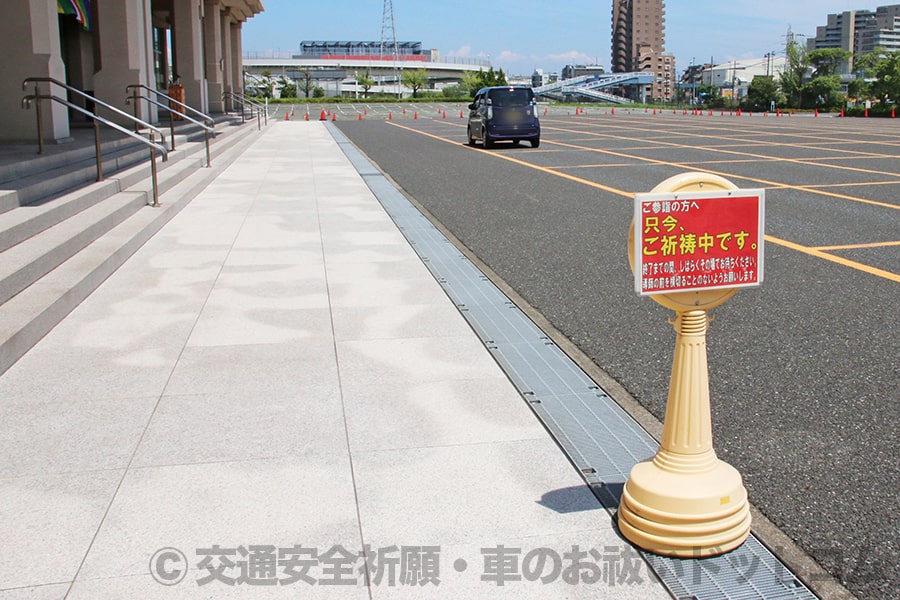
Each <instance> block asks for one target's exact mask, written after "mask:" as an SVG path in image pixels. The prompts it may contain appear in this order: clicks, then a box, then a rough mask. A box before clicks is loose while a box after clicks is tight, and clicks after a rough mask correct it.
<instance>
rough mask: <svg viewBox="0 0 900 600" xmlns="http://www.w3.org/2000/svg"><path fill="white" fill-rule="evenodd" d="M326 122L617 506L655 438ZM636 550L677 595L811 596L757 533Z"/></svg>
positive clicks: (749, 599) (720, 599)
mask: <svg viewBox="0 0 900 600" xmlns="http://www.w3.org/2000/svg"><path fill="white" fill-rule="evenodd" d="M326 127H328V129H329V131H330V132H331V134H332V136H334V138H335V140H336V141H337V143H338V144H339V146H340V147H341V149H342V150H343V151H344V153H345V154H346V155H347V157H348V159H349V160H350V162H351V163H352V164H353V165H354V167H355V168H356V169H357V171H358V172H359V173H360V175H361V176H362V178H363V180H364V181H365V182H366V184H368V186H369V188H370V189H371V190H372V192H373V193H374V194H375V196H376V197H377V198H378V201H379V202H380V203H381V204H382V206H383V207H384V209H385V210H386V211H387V213H388V215H390V217H391V218H392V219H393V220H394V222H395V223H396V224H397V226H398V227H399V229H400V231H401V232H402V233H403V235H404V236H406V239H407V240H408V241H409V243H410V245H412V247H413V248H414V249H415V251H416V253H417V254H418V255H419V257H420V258H421V259H422V261H423V262H424V263H425V265H426V266H427V267H428V269H429V271H431V273H432V275H433V276H434V277H435V279H436V280H437V281H438V282H439V283H440V285H441V287H442V288H443V289H444V291H445V292H446V293H447V295H448V296H449V297H450V298H451V299H452V300H453V302H454V303H455V304H456V306H457V308H459V310H460V311H461V312H462V314H463V316H464V317H465V319H466V320H467V321H468V322H469V324H470V325H471V327H472V328H473V329H474V330H475V332H476V333H477V335H478V336H479V337H480V338H481V340H482V342H483V343H484V344H485V347H486V348H487V349H488V351H489V352H490V353H491V355H493V357H494V358H495V360H496V361H497V363H498V364H499V365H500V366H501V367H502V368H503V370H504V371H505V372H506V374H507V376H508V377H509V378H510V380H511V381H512V382H513V384H514V385H515V386H516V388H517V389H518V390H519V392H520V393H521V394H522V396H523V397H524V398H525V400H526V401H527V402H528V404H529V405H530V406H531V408H532V409H533V410H534V412H535V414H536V415H537V416H538V418H540V419H541V421H542V422H543V423H544V425H545V427H546V428H547V429H548V430H549V431H550V433H551V434H552V435H553V436H554V437H555V438H556V441H557V443H558V444H559V445H560V446H561V447H562V448H563V450H564V451H565V452H566V453H567V454H568V456H569V459H570V460H571V461H572V463H573V464H574V465H575V466H576V468H578V469H579V471H580V472H581V474H582V477H584V479H585V481H586V482H587V483H588V485H589V486H590V487H591V489H592V490H593V491H594V494H595V495H596V496H597V498H598V499H599V500H600V501H601V502H602V503H603V505H604V506H605V507H606V508H607V509H609V510H615V509H616V508H617V507H618V504H619V498H620V496H621V494H622V489H623V487H624V485H625V480H626V479H627V477H628V474H629V473H630V472H631V468H632V467H633V466H634V465H635V464H636V463H638V462H639V461H641V460H644V459H645V458H647V457H650V456H652V455H653V454H654V453H655V452H656V450H657V448H658V444H657V442H656V441H655V440H654V439H653V438H652V437H650V435H648V434H647V432H645V431H644V430H643V429H642V428H641V427H640V425H638V424H637V422H635V421H634V420H633V419H632V418H631V416H629V415H628V414H627V413H626V412H625V411H624V410H623V409H622V408H621V407H619V405H618V404H616V403H615V402H614V401H613V400H612V399H611V398H610V397H609V396H608V395H607V394H606V393H605V392H604V391H603V390H602V389H600V387H599V386H598V385H597V384H596V383H595V382H594V381H593V380H592V379H591V378H590V377H588V375H587V374H586V373H585V372H584V371H583V370H582V369H581V368H580V367H578V365H576V364H575V363H574V362H573V361H572V360H571V359H570V358H569V357H568V356H567V355H566V354H565V353H564V352H563V351H562V350H561V349H560V348H559V347H558V346H557V345H556V344H555V343H553V342H552V341H551V340H550V338H548V337H547V336H546V335H545V334H544V332H543V331H542V330H541V329H540V328H538V327H537V325H535V324H534V322H533V321H531V319H529V318H528V317H527V316H526V315H525V314H524V313H523V312H522V311H521V310H519V308H518V307H516V305H515V304H514V303H513V302H512V301H511V300H510V299H509V298H508V297H507V296H506V295H505V294H504V293H503V292H502V291H501V290H500V289H499V288H497V286H495V285H494V284H493V283H492V282H491V281H490V279H488V278H487V277H486V276H485V275H484V273H482V272H481V271H480V270H479V269H478V268H477V267H476V266H475V265H474V264H473V263H472V262H471V261H470V260H469V259H468V258H467V257H466V256H465V255H464V254H462V253H461V252H460V251H459V250H458V249H457V248H456V247H455V246H454V245H453V244H452V243H451V242H450V241H449V240H448V239H447V238H446V237H445V236H444V235H443V234H442V233H441V232H440V231H438V229H437V228H436V227H435V226H434V225H433V224H432V223H431V222H430V221H429V220H428V219H427V218H425V216H424V215H422V213H421V212H419V210H418V209H417V208H416V207H415V206H413V205H412V204H411V203H410V202H409V200H407V199H406V197H404V196H403V194H402V193H401V192H400V191H399V190H397V189H396V188H395V187H394V186H393V185H392V184H391V183H390V182H389V181H388V180H387V179H386V178H385V177H384V175H382V174H381V172H380V171H378V169H377V168H376V167H375V166H374V165H372V163H370V162H369V161H368V160H367V159H366V158H365V157H364V156H363V155H362V154H361V153H360V152H359V151H358V150H357V149H356V148H355V147H354V146H353V145H352V144H351V143H350V142H349V141H348V140H347V138H346V137H344V135H343V134H342V133H341V132H340V131H338V130H337V128H335V127H334V126H332V125H331V124H326ZM641 554H642V555H643V557H644V559H645V560H646V561H647V563H648V564H649V565H650V567H651V568H652V569H653V570H654V571H655V572H656V574H657V575H658V576H659V578H660V580H661V581H662V582H663V585H665V586H666V588H668V590H669V592H671V594H672V595H673V596H674V597H675V598H677V599H679V600H713V599H715V600H730V599H735V600H738V599H740V600H754V599H759V600H781V599H811V600H812V599H815V598H816V596H815V595H814V594H813V593H812V592H811V591H810V590H809V589H808V588H807V587H806V586H805V585H804V584H803V583H802V582H801V581H800V580H799V579H798V578H797V577H795V576H794V575H793V574H792V573H791V572H790V571H789V570H788V568H787V567H786V566H785V565H784V564H783V563H782V562H781V561H780V560H778V558H777V557H776V556H774V555H773V554H772V553H771V552H769V550H768V549H767V548H765V546H763V545H762V544H761V543H760V542H759V540H757V539H756V537H754V536H753V535H751V536H750V537H749V538H748V539H747V541H746V542H745V543H744V544H743V545H741V546H740V547H739V548H736V549H735V550H733V551H731V552H729V553H727V554H724V555H721V556H716V557H711V558H703V559H676V558H668V557H662V556H657V555H655V554H650V553H647V552H641Z"/></svg>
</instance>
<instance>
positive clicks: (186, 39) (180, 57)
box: [172, 0, 209, 112]
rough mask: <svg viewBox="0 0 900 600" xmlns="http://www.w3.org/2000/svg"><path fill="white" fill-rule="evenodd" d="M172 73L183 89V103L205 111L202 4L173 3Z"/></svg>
mask: <svg viewBox="0 0 900 600" xmlns="http://www.w3.org/2000/svg"><path fill="white" fill-rule="evenodd" d="M172 35H173V37H174V46H175V48H174V54H175V61H174V69H175V71H174V72H175V74H176V75H177V76H178V78H179V79H180V80H181V85H183V86H184V102H185V104H187V105H188V106H191V107H192V108H195V109H197V110H199V111H200V112H208V111H209V102H208V95H207V87H206V76H205V74H204V72H203V71H204V66H205V65H204V62H203V1H202V0H174V10H173V15H172Z"/></svg>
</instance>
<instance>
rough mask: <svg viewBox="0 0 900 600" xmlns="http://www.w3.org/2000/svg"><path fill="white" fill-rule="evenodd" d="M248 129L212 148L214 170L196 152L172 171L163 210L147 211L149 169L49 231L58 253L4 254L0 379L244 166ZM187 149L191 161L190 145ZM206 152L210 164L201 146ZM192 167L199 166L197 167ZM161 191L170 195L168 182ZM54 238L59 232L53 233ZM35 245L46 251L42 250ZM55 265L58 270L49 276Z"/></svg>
mask: <svg viewBox="0 0 900 600" xmlns="http://www.w3.org/2000/svg"><path fill="white" fill-rule="evenodd" d="M249 125H250V124H248V125H247V126H243V127H238V128H232V131H230V132H229V135H227V136H223V137H222V139H219V140H217V141H216V143H215V145H214V146H212V147H211V151H212V152H213V159H212V167H211V168H205V167H199V161H200V159H199V158H198V157H197V156H196V148H194V149H193V150H194V152H193V153H192V156H193V159H192V160H182V161H180V164H179V166H175V167H172V168H170V169H167V171H168V173H167V174H166V184H165V188H164V190H163V191H161V194H160V206H159V207H157V208H154V207H151V206H148V203H149V199H150V197H151V187H152V184H151V182H150V180H149V167H146V166H142V167H134V169H137V170H141V169H143V170H144V171H145V174H144V177H143V178H140V179H139V180H138V181H137V182H136V183H134V184H132V185H130V186H129V187H128V188H127V189H124V190H123V191H120V192H117V193H115V194H113V196H111V197H110V198H108V199H106V200H104V201H103V202H101V203H99V204H97V205H96V206H95V207H90V208H87V209H85V210H83V211H80V212H79V213H78V214H77V215H74V216H73V217H71V218H69V219H66V220H65V221H64V222H62V223H60V224H59V225H58V226H54V227H51V228H50V229H48V230H47V232H48V233H47V236H48V237H46V238H44V239H43V243H44V244H48V243H49V242H48V240H50V239H51V238H54V240H55V242H56V245H55V247H54V249H51V250H49V251H47V252H43V251H41V250H39V249H38V248H37V247H36V246H32V245H31V244H30V243H25V242H23V243H22V244H20V246H22V248H23V249H21V250H19V249H18V246H17V247H14V248H11V249H9V250H7V251H5V252H3V253H2V254H0V272H2V273H3V274H6V273H9V275H8V277H5V278H2V279H0V290H3V289H6V290H7V291H5V292H2V293H0V298H4V297H6V296H9V297H8V299H6V301H5V302H3V303H2V304H0V373H2V372H4V371H6V369H8V368H9V367H10V366H11V365H12V364H14V363H15V361H16V360H18V359H19V358H20V357H21V356H22V355H23V354H24V353H25V352H27V351H28V349H30V348H31V347H32V346H34V344H36V343H37V342H38V341H39V340H40V339H41V338H42V337H43V336H44V335H46V333H47V332H48V331H50V329H52V328H53V327H54V326H55V325H56V324H57V323H58V322H59V321H60V320H62V319H63V318H64V317H65V316H66V315H67V314H68V313H69V312H70V311H72V310H73V309H74V308H75V307H76V306H78V304H79V303H81V301H82V300H84V298H86V297H87V296H88V295H89V294H90V293H91V292H92V291H93V290H94V289H96V288H97V286H99V285H100V284H101V283H102V282H103V281H104V280H105V279H106V278H107V277H108V276H109V275H110V274H112V273H113V272H114V271H115V270H116V269H117V268H118V267H119V266H120V265H121V264H123V263H124V262H125V261H126V260H127V259H128V257H130V256H131V255H132V254H133V253H134V252H135V251H136V250H137V249H138V248H139V247H140V246H141V245H142V244H144V242H146V241H147V240H148V239H150V237H151V236H152V235H153V234H155V233H156V232H157V231H159V229H160V228H162V226H163V225H164V224H165V223H166V222H168V221H169V220H170V219H171V218H172V217H174V216H175V215H176V214H177V213H178V212H179V211H180V210H181V209H182V208H183V207H184V206H185V205H186V204H187V203H188V202H190V201H191V200H192V199H193V198H194V197H195V196H196V195H197V194H198V193H200V191H202V190H203V189H204V188H205V187H206V186H207V185H209V183H210V182H212V181H213V180H214V179H215V178H216V177H217V176H218V175H219V174H220V173H221V172H222V171H223V170H224V169H225V168H226V167H227V166H228V165H230V164H231V163H232V162H234V161H235V160H237V159H238V158H239V157H240V155H241V154H242V153H243V152H244V150H245V149H246V148H247V147H248V146H249V145H250V144H252V143H253V142H254V141H255V140H256V139H257V138H258V135H256V134H257V128H256V127H255V126H253V127H251V126H249ZM185 146H186V147H185V153H187V151H188V148H187V146H188V144H187V143H186V144H185ZM200 148H201V149H202V152H203V164H205V148H203V146H202V143H201V144H200ZM179 151H180V149H179V150H177V151H176V152H179ZM191 162H194V164H193V165H191V164H190V163H191ZM160 188H161V190H162V188H163V181H162V177H160ZM17 210H22V209H17ZM51 230H56V231H53V232H52V233H50V231H51ZM91 238H93V239H91ZM76 239H77V241H74V240H76ZM35 244H36V245H37V246H40V245H42V244H41V243H39V242H35ZM79 246H80V248H78V249H77V250H76V247H79ZM63 248H65V250H63ZM67 254H68V256H67ZM48 255H49V256H48ZM26 261H27V262H26ZM54 262H55V263H56V265H54V266H53V267H52V268H50V269H46V266H47V265H49V264H51V263H54ZM22 263H24V264H22ZM40 271H45V272H44V273H43V274H41V275H40V276H39V277H35V276H34V275H35V273H37V272H40ZM7 279H9V281H8V282H7ZM28 280H32V281H31V282H30V284H28V285H23V282H26V281H28ZM17 287H18V288H21V289H20V290H19V291H18V292H17V293H15V294H14V295H11V296H10V295H9V290H12V289H15V288H17Z"/></svg>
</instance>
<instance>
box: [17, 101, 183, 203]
mask: <svg viewBox="0 0 900 600" xmlns="http://www.w3.org/2000/svg"><path fill="white" fill-rule="evenodd" d="M33 100H36V102H35V111H36V112H37V121H38V138H39V139H40V142H41V143H40V145H41V153H42V154H43V146H44V132H43V127H42V125H41V100H52V101H55V102H59V103H60V104H63V105H65V106H68V107H69V108H71V109H73V110H76V111H78V112H80V113H82V114H84V115H87V116H88V117H90V118H91V119H93V122H94V147H95V149H96V157H97V181H103V163H102V161H101V158H100V126H99V125H98V123H103V124H104V125H107V126H109V127H112V128H113V129H115V130H117V131H120V132H122V133H124V134H125V135H127V136H129V137H132V138H134V139H136V140H138V141H140V142H142V143H144V144H146V145H148V146H150V174H151V178H152V180H153V206H159V184H158V182H157V176H156V152H157V151H159V152H161V153H162V155H163V161H166V160H168V159H169V150H168V149H167V148H166V146H165V141H163V144H157V143H156V141H155V140H154V139H153V131H154V130H155V129H156V128H153V129H151V131H150V139H149V140H148V139H147V138H145V137H144V136H142V135H140V134H138V133H135V132H133V131H130V130H128V129H126V128H125V127H122V126H121V125H119V124H117V123H113V122H112V121H110V120H108V119H104V118H103V117H101V116H100V115H97V114H96V113H92V112H91V111H89V110H87V109H86V108H82V107H80V106H78V105H77V104H74V103H72V102H69V101H68V100H64V99H62V98H60V97H59V96H54V95H53V94H29V95H28V96H25V97H24V98H22V108H31V102H32V101H33Z"/></svg>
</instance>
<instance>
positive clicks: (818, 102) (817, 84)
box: [803, 75, 844, 108]
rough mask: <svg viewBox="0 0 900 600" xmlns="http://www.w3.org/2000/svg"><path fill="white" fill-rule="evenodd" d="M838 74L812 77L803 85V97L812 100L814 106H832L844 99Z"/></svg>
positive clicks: (837, 104) (839, 103)
mask: <svg viewBox="0 0 900 600" xmlns="http://www.w3.org/2000/svg"><path fill="white" fill-rule="evenodd" d="M840 90H841V76H840V75H824V76H820V77H814V78H813V79H812V80H811V81H810V82H809V83H807V84H806V85H804V86H803V97H804V98H807V99H809V100H812V101H813V102H814V103H815V106H816V107H824V108H834V107H836V106H840V105H841V103H842V102H843V101H844V96H843V94H841V93H840Z"/></svg>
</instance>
